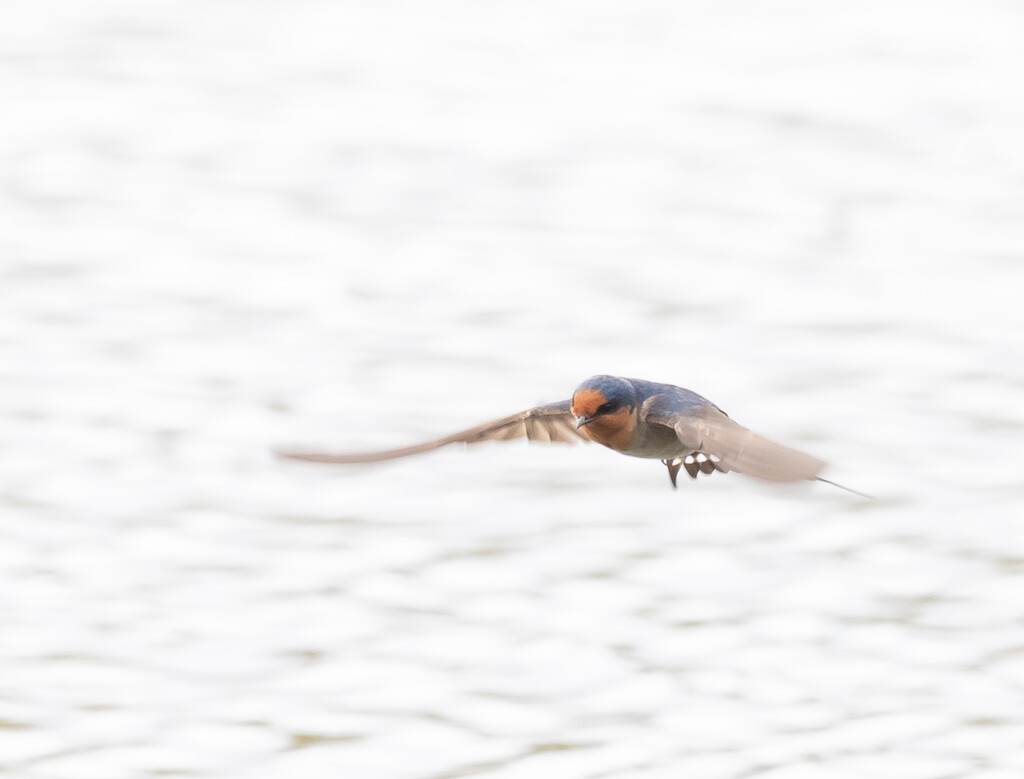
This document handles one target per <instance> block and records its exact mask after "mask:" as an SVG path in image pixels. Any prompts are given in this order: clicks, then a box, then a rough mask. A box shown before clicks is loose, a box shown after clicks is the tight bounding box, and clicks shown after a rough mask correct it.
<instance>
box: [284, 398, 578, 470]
mask: <svg viewBox="0 0 1024 779" xmlns="http://www.w3.org/2000/svg"><path fill="white" fill-rule="evenodd" d="M569 405H570V401H568V400H563V401H562V402H560V403H551V404H549V405H547V406H538V407H537V408H531V409H528V410H526V411H520V412H519V413H518V414H512V416H508V417H504V418H503V419H495V420H494V421H493V422H485V423H484V424H482V425H477V426H476V427H471V428H469V429H468V430H462V431H460V432H458V433H452V434H451V435H446V436H445V437H444V438H438V439H436V440H434V441H426V442H425V443H422V444H415V445H414V446H405V447H402V448H401V449H387V450H385V451H381V452H364V453H362V454H330V453H320V452H293V451H287V450H284V451H281V450H279V451H278V454H279V455H281V456H282V457H288V458H291V459H293V460H306V461H307V462H314V463H338V464H352V463H375V462H380V461H381V460H394V459H396V458H398V457H408V456H409V455H413V454H421V453H422V452H430V451H432V450H434V449H440V448H441V447H442V446H448V444H475V443H478V442H480V441H511V440H513V439H515V438H522V437H523V436H525V437H526V438H527V439H529V440H530V441H543V442H549V441H551V442H555V443H575V442H576V441H583V440H586V439H584V438H583V436H581V435H580V434H579V433H578V432H577V431H576V425H575V423H574V421H573V417H572V413H571V412H570V411H569Z"/></svg>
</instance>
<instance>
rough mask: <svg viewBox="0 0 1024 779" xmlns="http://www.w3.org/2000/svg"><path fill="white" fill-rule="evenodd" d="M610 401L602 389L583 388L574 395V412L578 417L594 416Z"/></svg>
mask: <svg viewBox="0 0 1024 779" xmlns="http://www.w3.org/2000/svg"><path fill="white" fill-rule="evenodd" d="M607 402H608V398H606V397H605V396H604V393H603V392H601V390H596V389H581V390H580V391H579V392H577V393H576V394H575V395H573V396H572V408H571V410H572V413H573V414H575V415H576V416H578V417H592V416H594V415H595V414H596V413H597V410H598V409H599V408H600V407H601V406H603V405H604V404H605V403H607Z"/></svg>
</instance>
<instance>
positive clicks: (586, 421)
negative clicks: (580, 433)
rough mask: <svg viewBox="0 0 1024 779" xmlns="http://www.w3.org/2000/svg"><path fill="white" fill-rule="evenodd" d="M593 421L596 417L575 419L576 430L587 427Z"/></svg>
mask: <svg viewBox="0 0 1024 779" xmlns="http://www.w3.org/2000/svg"><path fill="white" fill-rule="evenodd" d="M594 419H596V417H576V429H577V430H579V429H580V428H581V427H583V426H584V425H589V424H590V423H591V422H593V421H594Z"/></svg>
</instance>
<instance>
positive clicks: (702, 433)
mask: <svg viewBox="0 0 1024 779" xmlns="http://www.w3.org/2000/svg"><path fill="white" fill-rule="evenodd" d="M524 436H525V437H526V438H527V439H528V440H530V441H541V442H551V443H576V442H578V441H581V440H582V441H592V442H594V443H596V444H601V445H602V446H605V447H607V448H609V449H612V450H613V451H616V452H619V453H621V454H625V455H629V456H630V457H641V458H644V459H650V460H661V462H662V463H664V464H665V466H666V467H667V468H668V475H669V479H670V480H671V482H672V486H673V487H677V486H678V485H677V483H676V477H677V475H678V474H679V471H680V469H685V470H686V473H687V474H688V475H689V476H690V478H692V479H696V478H697V476H698V474H701V473H703V474H712V473H714V472H715V471H718V472H720V473H729V472H730V471H735V472H736V473H741V474H745V475H747V476H753V477H755V478H758V479H763V480H766V481H773V482H796V481H805V480H811V481H822V482H825V483H827V484H832V485H833V486H836V487H839V488H840V489H844V490H848V491H849V492H854V493H855V494H858V495H860V494H861V493H857V492H856V491H855V490H850V489H849V488H848V487H843V486H842V485H841V484H836V483H835V482H832V481H829V480H828V479H824V478H822V477H821V476H820V473H821V471H822V470H823V469H824V468H825V465H826V463H825V461H824V460H820V459H818V458H817V457H814V456H813V455H810V454H805V453H804V452H800V451H797V450H796V449H791V448H789V447H788V446H783V445H782V444H778V443H775V442H774V441H769V440H768V439H767V438H763V437H761V436H759V435H757V434H756V433H754V432H752V431H750V430H748V429H747V428H745V427H743V426H742V425H739V424H737V423H736V422H734V421H733V420H732V419H731V418H730V417H729V415H728V414H726V413H725V412H724V411H722V409H720V408H719V407H718V406H716V405H715V404H714V403H712V402H711V401H710V400H708V399H707V398H705V397H702V396H701V395H698V394H697V393H696V392H693V391H691V390H688V389H684V388H682V387H676V386H674V385H672V384H658V383H656V382H653V381H643V380H641V379H626V378H621V377H619V376H592V377H590V378H589V379H587V380H586V381H584V382H583V383H582V384H580V385H579V387H577V388H576V391H575V392H573V394H572V398H571V399H569V400H563V401H560V402H558V403H549V404H547V405H543V406H537V407H535V408H531V409H527V410H526V411H521V412H519V413H518V414H512V415H511V416H507V417H503V418H502V419H496V420H494V421H491V422H485V423H484V424H482V425H477V426H476V427H471V428H469V429H468V430H461V431H459V432H457V433H452V434H451V435H446V436H444V437H443V438H437V439H434V440H431V441H426V442H424V443H421V444H415V445H413V446H405V447H402V448H400V449H387V450H384V451H376V452H363V453H358V454H332V453H318V452H297V451H279V452H278V454H280V455H281V456H283V457H288V458H291V459H294V460H304V461H307V462H317V463H334V464H357V463H375V462H381V461H384V460H395V459H398V458H399V457H409V456H411V455H414V454H422V453H423V452H430V451H433V450H434V449H440V448H441V447H443V446H448V445H450V444H458V443H461V444H475V443H479V442H481V441H509V440H513V439H516V438H522V437H524ZM865 497H866V496H865Z"/></svg>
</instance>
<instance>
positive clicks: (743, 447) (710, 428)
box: [644, 395, 826, 481]
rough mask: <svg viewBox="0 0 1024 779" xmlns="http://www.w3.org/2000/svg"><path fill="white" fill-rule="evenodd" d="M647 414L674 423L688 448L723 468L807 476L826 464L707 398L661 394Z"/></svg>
mask: <svg viewBox="0 0 1024 779" xmlns="http://www.w3.org/2000/svg"><path fill="white" fill-rule="evenodd" d="M701 400H703V399H701ZM644 418H645V419H646V421H647V422H652V423H654V424H660V425H665V426H666V427H671V428H672V429H674V430H675V432H676V436H677V437H678V438H679V441H680V443H682V444H683V446H684V448H686V449H690V450H692V452H693V453H694V454H697V453H701V454H704V455H706V456H708V457H709V458H711V461H712V462H713V463H714V467H715V469H716V470H719V471H723V472H728V471H736V472H737V473H743V474H746V475H747V476H754V477H757V478H758V479H766V480H768V481H803V480H804V479H817V478H818V474H819V473H821V471H822V470H823V469H824V468H825V465H826V463H825V461H824V460H819V459H818V458H817V457H814V456H812V455H809V454H805V453H804V452H800V451H797V450H796V449H791V448H789V447H788V446H783V445H782V444H777V443H775V442H774V441H769V440H768V439H767V438H763V437H762V436H759V435H757V433H754V432H752V431H750V430H748V429H747V428H745V427H743V426H742V425H738V424H736V423H735V422H733V421H732V420H731V419H730V418H729V417H728V415H726V413H725V412H724V411H722V410H721V409H720V408H718V407H717V406H715V405H714V404H713V403H711V402H708V401H705V402H703V403H700V402H694V401H693V399H692V398H689V397H685V398H676V397H673V396H671V395H669V396H666V395H658V396H655V397H654V398H651V400H649V401H648V402H647V404H645V417H644ZM688 470H689V469H688ZM691 475H695V474H691Z"/></svg>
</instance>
